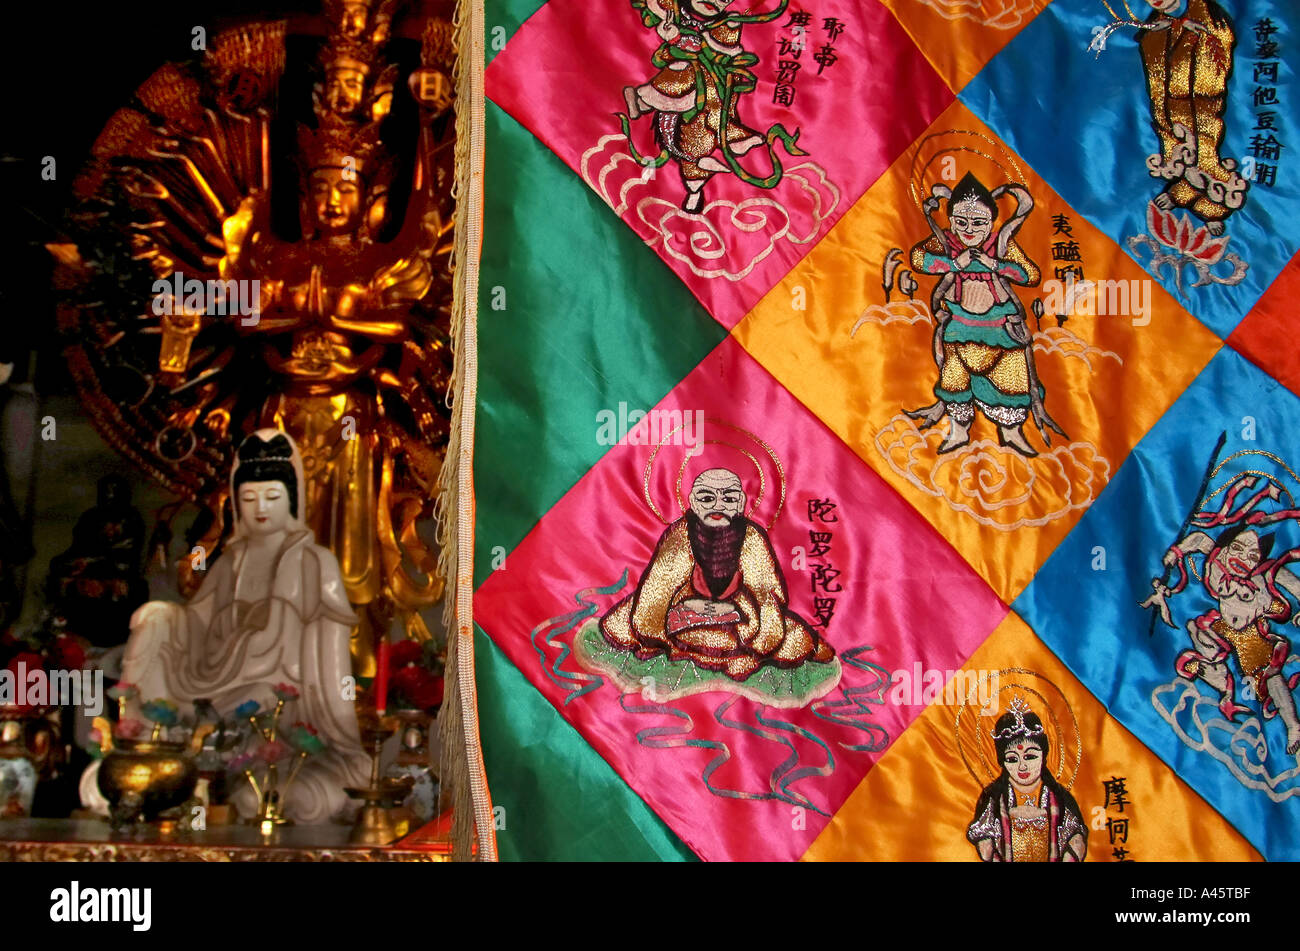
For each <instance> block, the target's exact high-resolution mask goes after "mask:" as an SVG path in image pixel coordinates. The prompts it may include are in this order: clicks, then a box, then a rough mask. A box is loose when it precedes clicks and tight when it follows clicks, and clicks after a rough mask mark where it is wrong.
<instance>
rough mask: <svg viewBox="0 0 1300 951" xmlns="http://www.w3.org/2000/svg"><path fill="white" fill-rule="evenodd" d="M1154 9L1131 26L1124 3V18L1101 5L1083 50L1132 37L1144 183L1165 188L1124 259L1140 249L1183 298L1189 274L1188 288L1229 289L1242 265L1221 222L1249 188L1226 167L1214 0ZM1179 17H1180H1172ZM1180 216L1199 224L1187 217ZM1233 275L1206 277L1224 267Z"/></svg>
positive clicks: (1173, 2) (1227, 57) (1228, 57)
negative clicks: (1148, 137) (1146, 148)
mask: <svg viewBox="0 0 1300 951" xmlns="http://www.w3.org/2000/svg"><path fill="white" fill-rule="evenodd" d="M1147 4H1148V5H1149V6H1150V7H1151V8H1152V10H1151V13H1150V14H1149V15H1148V16H1147V17H1146V18H1145V19H1139V18H1138V16H1137V14H1135V13H1134V12H1133V11H1132V10H1131V9H1130V8H1129V7H1128V4H1127V2H1126V3H1125V10H1126V12H1127V13H1128V18H1127V19H1123V18H1121V17H1119V16H1118V15H1117V14H1116V13H1115V12H1114V10H1113V9H1112V8H1111V7H1110V5H1109V4H1107V3H1105V0H1103V5H1104V6H1106V9H1107V10H1108V11H1109V12H1110V14H1111V17H1112V22H1111V23H1109V24H1108V25H1107V26H1106V27H1105V28H1104V29H1103V30H1101V31H1100V32H1099V33H1098V34H1097V36H1096V37H1095V38H1094V39H1093V41H1092V43H1091V44H1090V47H1089V48H1090V49H1093V50H1095V51H1096V52H1097V53H1098V55H1100V54H1101V51H1102V50H1104V49H1105V48H1106V39H1107V38H1108V37H1109V36H1110V35H1111V34H1112V33H1114V32H1115V31H1116V30H1118V29H1120V28H1121V27H1125V26H1130V27H1134V28H1136V30H1137V44H1138V49H1139V51H1140V53H1141V57H1142V68H1143V70H1144V71H1145V73H1146V80H1147V94H1148V96H1149V97H1150V100H1151V118H1152V129H1153V130H1154V131H1155V133H1156V137H1157V139H1158V141H1159V145H1160V151H1159V152H1157V153H1154V154H1152V155H1150V156H1148V157H1147V169H1148V170H1149V172H1150V173H1151V177H1152V178H1157V179H1161V180H1162V181H1163V182H1164V186H1163V188H1162V190H1161V192H1160V194H1158V195H1157V196H1156V197H1155V198H1153V199H1152V200H1151V202H1150V204H1149V206H1148V208H1147V229H1148V232H1149V233H1148V234H1145V235H1136V236H1133V237H1130V238H1129V239H1128V244H1129V248H1130V250H1132V251H1133V252H1135V253H1136V252H1137V250H1138V248H1140V247H1142V246H1144V245H1145V246H1146V247H1147V248H1148V250H1149V251H1150V252H1151V254H1152V260H1151V264H1152V266H1153V267H1154V269H1155V273H1156V274H1157V276H1158V275H1159V274H1160V271H1161V270H1162V268H1163V267H1164V265H1166V264H1168V265H1170V269H1171V272H1172V276H1173V279H1174V282H1175V285H1176V286H1177V287H1178V288H1179V290H1180V291H1181V288H1182V272H1183V269H1184V267H1186V266H1192V267H1193V268H1195V270H1196V274H1197V279H1196V281H1195V283H1193V284H1192V286H1193V287H1199V286H1201V285H1204V284H1210V283H1217V284H1237V283H1239V282H1240V281H1241V279H1242V278H1243V277H1244V276H1245V273H1246V270H1247V268H1248V265H1247V264H1246V263H1245V262H1244V261H1242V260H1241V258H1240V257H1238V256H1237V255H1236V254H1225V251H1226V248H1227V243H1228V239H1227V236H1226V235H1225V233H1224V232H1225V222H1226V221H1227V219H1228V217H1229V216H1230V215H1231V214H1232V213H1233V212H1234V211H1236V210H1238V209H1239V208H1241V207H1242V206H1243V205H1244V204H1245V202H1246V192H1247V189H1248V188H1249V186H1250V183H1249V182H1248V181H1247V180H1246V179H1245V178H1244V177H1242V176H1241V175H1240V174H1239V173H1238V172H1237V162H1236V160H1235V159H1232V158H1224V157H1223V155H1222V152H1223V149H1224V141H1223V140H1224V121H1223V116H1224V111H1225V109H1226V106H1227V91H1228V79H1229V77H1230V76H1231V75H1232V66H1233V49H1234V47H1235V45H1236V34H1235V33H1234V30H1233V23H1232V18H1231V17H1230V16H1229V15H1228V13H1227V11H1225V10H1224V9H1223V7H1221V6H1220V5H1219V4H1217V3H1215V2H1214V0H1147ZM1180 9H1181V10H1182V13H1179V12H1178V11H1179V10H1180ZM1176 209H1186V210H1187V211H1189V212H1191V213H1192V215H1194V216H1195V217H1196V218H1198V219H1200V224H1197V223H1195V222H1194V221H1193V220H1192V219H1189V218H1188V217H1187V216H1186V215H1176V214H1175V210H1176ZM1225 258H1226V260H1227V261H1228V262H1229V263H1231V264H1232V265H1233V270H1232V273H1231V274H1228V275H1226V276H1224V275H1222V274H1214V273H1212V272H1211V268H1212V267H1213V266H1214V265H1216V264H1218V262H1219V261H1220V260H1222V259H1225Z"/></svg>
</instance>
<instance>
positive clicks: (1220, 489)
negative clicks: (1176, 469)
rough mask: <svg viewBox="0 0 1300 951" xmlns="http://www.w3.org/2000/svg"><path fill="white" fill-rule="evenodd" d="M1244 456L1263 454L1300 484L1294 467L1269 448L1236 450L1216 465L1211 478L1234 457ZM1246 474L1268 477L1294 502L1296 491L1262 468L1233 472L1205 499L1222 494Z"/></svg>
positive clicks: (1208, 499) (1299, 478)
mask: <svg viewBox="0 0 1300 951" xmlns="http://www.w3.org/2000/svg"><path fill="white" fill-rule="evenodd" d="M1242 456H1263V457H1264V458H1265V459H1271V460H1273V461H1274V462H1276V463H1277V464H1278V465H1279V466H1281V467H1282V468H1283V469H1285V470H1286V472H1287V475H1289V476H1290V477H1291V478H1292V479H1293V480H1294V481H1295V483H1296V485H1297V486H1300V475H1296V474H1295V470H1294V469H1292V468H1291V467H1290V466H1288V465H1287V464H1286V462H1284V461H1283V460H1282V459H1281V458H1279V457H1278V456H1275V455H1273V453H1271V452H1268V451H1267V450H1264V449H1241V450H1238V451H1237V452H1234V453H1233V454H1232V455H1230V456H1228V457H1227V458H1226V459H1224V460H1223V461H1222V462H1220V463H1219V464H1218V465H1217V466H1215V467H1214V471H1213V472H1211V473H1210V478H1211V479H1213V478H1214V477H1215V476H1217V475H1218V474H1219V473H1220V472H1222V471H1223V467H1224V466H1226V465H1227V464H1228V463H1230V462H1232V460H1233V459H1239V458H1241V457H1242ZM1244 475H1257V476H1260V477H1261V478H1264V479H1267V480H1268V481H1270V482H1273V483H1275V484H1276V485H1277V487H1278V488H1279V489H1281V490H1282V491H1283V492H1285V493H1286V494H1287V495H1288V496H1290V497H1291V499H1292V501H1293V502H1294V500H1295V493H1293V492H1292V491H1291V490H1290V489H1288V488H1287V487H1286V486H1284V485H1283V484H1282V482H1281V480H1279V479H1278V477H1277V475H1276V474H1274V473H1269V472H1264V471H1262V470H1260V469H1242V470H1241V471H1240V472H1236V473H1233V475H1232V478H1230V479H1228V480H1227V481H1226V482H1224V483H1223V485H1221V486H1219V487H1218V488H1217V489H1215V490H1214V491H1213V492H1211V493H1210V494H1209V495H1207V496H1206V497H1205V501H1206V502H1209V501H1211V500H1212V499H1214V498H1217V497H1218V496H1219V495H1222V494H1223V492H1224V491H1225V490H1227V488H1228V486H1230V485H1232V483H1234V482H1236V481H1237V480H1238V479H1239V478H1241V477H1242V476H1244ZM1202 504H1203V503H1202Z"/></svg>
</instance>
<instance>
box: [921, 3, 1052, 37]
mask: <svg viewBox="0 0 1300 951" xmlns="http://www.w3.org/2000/svg"><path fill="white" fill-rule="evenodd" d="M917 2H918V3H923V4H925V5H926V6H927V7H929V8H930V9H932V10H934V11H935V12H936V13H938V14H939V15H940V16H942V17H944V18H945V19H948V20H974V21H975V22H976V23H982V24H983V25H984V26H991V27H993V29H995V30H1010V29H1013V28H1014V27H1017V26H1019V25H1020V24H1021V23H1023V22H1024V21H1026V20H1028V19H1029V18H1030V17H1032V16H1033V14H1034V8H1035V6H1036V5H1037V4H1036V3H1035V0H917ZM1044 6H1046V3H1044Z"/></svg>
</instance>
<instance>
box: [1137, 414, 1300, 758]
mask: <svg viewBox="0 0 1300 951" xmlns="http://www.w3.org/2000/svg"><path fill="white" fill-rule="evenodd" d="M1222 444H1223V440H1222V439H1221V440H1220V443H1219V447H1218V448H1216V451H1215V456H1214V459H1212V460H1211V467H1213V466H1214V462H1215V460H1217V457H1218V449H1219V448H1222ZM1239 455H1240V454H1239ZM1226 464H1227V462H1226V461H1225V463H1224V464H1223V465H1226ZM1219 468H1222V465H1221V466H1220V467H1219ZM1217 471H1218V469H1214V472H1217ZM1210 477H1211V474H1210V473H1208V472H1207V478H1206V481H1205V483H1204V484H1203V486H1202V497H1203V496H1204V491H1205V486H1208V484H1209V479H1210ZM1261 481H1263V483H1264V484H1263V486H1262V487H1259V488H1257V486H1259V485H1260V482H1261ZM1220 491H1221V492H1222V493H1223V495H1224V498H1223V502H1222V503H1221V504H1220V505H1219V507H1218V508H1217V509H1208V508H1207V509H1202V506H1203V505H1204V504H1205V502H1206V501H1208V500H1204V501H1202V500H1198V502H1197V505H1196V508H1195V509H1193V514H1192V515H1191V516H1190V517H1189V518H1188V520H1187V522H1186V523H1185V524H1184V528H1183V530H1182V531H1181V532H1180V533H1179V537H1178V540H1177V541H1175V542H1174V544H1172V545H1170V546H1169V549H1168V551H1166V552H1165V555H1164V559H1163V561H1164V565H1165V569H1166V571H1165V575H1164V576H1163V577H1161V578H1156V579H1154V580H1153V581H1152V583H1151V587H1152V589H1153V592H1154V593H1153V594H1152V595H1151V597H1149V598H1147V600H1146V601H1144V602H1142V606H1143V607H1151V608H1154V609H1155V610H1156V611H1157V612H1158V614H1159V617H1160V618H1161V620H1163V621H1164V623H1165V624H1167V625H1169V626H1170V627H1175V624H1174V621H1173V617H1172V614H1171V611H1170V607H1169V599H1170V598H1171V597H1173V596H1174V595H1176V594H1180V593H1182V592H1184V591H1186V590H1188V587H1189V585H1188V581H1189V577H1188V572H1189V569H1190V570H1191V572H1192V573H1195V574H1196V575H1197V577H1198V579H1199V580H1200V581H1201V585H1202V587H1203V588H1204V591H1205V593H1206V594H1207V595H1209V598H1210V600H1212V601H1213V602H1214V604H1215V607H1213V608H1210V609H1209V610H1207V611H1204V612H1202V613H1200V614H1198V615H1197V616H1196V617H1195V618H1193V619H1192V620H1190V621H1188V622H1187V633H1188V635H1189V636H1190V638H1191V642H1192V649H1191V650H1184V651H1182V652H1181V653H1179V654H1178V657H1177V659H1176V660H1175V661H1174V669H1175V671H1176V672H1177V673H1178V675H1179V677H1181V678H1183V679H1184V680H1185V681H1190V682H1191V683H1193V684H1195V683H1196V682H1197V681H1204V682H1205V683H1206V684H1208V685H1209V686H1210V687H1211V689H1213V690H1214V691H1215V692H1216V693H1217V694H1218V699H1217V703H1218V709H1219V712H1220V713H1221V714H1222V715H1223V716H1224V718H1226V720H1227V721H1228V723H1230V724H1231V723H1237V722H1238V718H1239V717H1242V716H1243V715H1247V716H1248V715H1250V714H1252V713H1254V709H1253V708H1252V707H1251V706H1247V705H1246V704H1243V703H1241V702H1239V700H1242V699H1245V700H1253V701H1255V702H1256V703H1257V704H1258V709H1259V712H1260V713H1262V714H1263V717H1264V720H1265V721H1267V720H1272V719H1274V718H1279V719H1281V721H1282V723H1283V724H1284V725H1285V727H1286V745H1285V749H1286V751H1287V754H1288V755H1295V754H1297V753H1300V718H1298V717H1297V714H1296V703H1295V697H1294V696H1293V694H1292V691H1293V690H1295V688H1296V686H1297V684H1300V672H1294V673H1290V674H1288V673H1287V672H1286V671H1285V670H1284V668H1285V667H1286V666H1287V664H1288V661H1289V659H1290V654H1291V642H1290V640H1289V639H1288V638H1287V637H1285V636H1284V635H1282V634H1281V633H1279V632H1278V631H1277V630H1275V625H1282V624H1288V623H1290V624H1292V625H1300V614H1297V612H1296V609H1295V604H1294V603H1293V600H1292V599H1294V601H1295V602H1300V577H1297V576H1296V574H1295V573H1294V572H1292V571H1291V569H1290V568H1288V567H1287V566H1288V565H1290V564H1292V563H1293V562H1296V561H1300V547H1292V548H1288V549H1286V550H1285V551H1283V552H1281V553H1280V554H1278V555H1277V556H1276V557H1271V556H1272V553H1273V549H1274V547H1275V541H1276V534H1275V533H1270V534H1261V533H1260V529H1261V528H1263V527H1265V526H1267V525H1271V524H1277V523H1280V522H1287V521H1296V522H1300V510H1297V509H1295V508H1283V509H1281V510H1279V511H1274V512H1268V511H1265V510H1264V509H1263V507H1262V503H1265V502H1266V501H1270V500H1273V501H1275V500H1278V499H1280V498H1281V497H1282V495H1283V494H1287V495H1288V496H1289V492H1288V490H1287V489H1286V488H1285V487H1283V486H1282V485H1281V484H1280V482H1278V481H1277V480H1275V479H1273V478H1272V477H1270V476H1268V475H1266V474H1264V473H1261V472H1257V471H1251V472H1249V473H1246V474H1242V475H1239V476H1236V477H1235V478H1233V479H1231V480H1230V481H1229V482H1227V483H1225V485H1224V486H1223V487H1222V488H1221V489H1220ZM1215 494H1218V493H1215ZM1213 497H1214V496H1213V495H1212V496H1211V497H1210V498H1213ZM1189 528H1190V529H1191V530H1190V531H1188V529H1189ZM1207 529H1213V530H1215V533H1214V534H1211V532H1210V531H1207ZM1198 558H1199V559H1200V569H1199V570H1198V569H1197V565H1196V563H1195V560H1196V559H1198ZM1171 572H1177V575H1178V577H1177V580H1176V581H1174V582H1173V583H1172V584H1170V583H1169V575H1170V573H1171ZM1193 590H1194V588H1193ZM1288 595H1289V596H1290V597H1288ZM1153 622H1154V616H1153ZM1234 668H1235V671H1236V672H1235V674H1234ZM1238 678H1240V679H1241V689H1240V690H1239V689H1238ZM1243 695H1244V696H1243Z"/></svg>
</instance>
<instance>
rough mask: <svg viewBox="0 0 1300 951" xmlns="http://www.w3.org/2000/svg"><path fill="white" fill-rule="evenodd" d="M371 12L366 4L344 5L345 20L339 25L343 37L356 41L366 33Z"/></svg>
mask: <svg viewBox="0 0 1300 951" xmlns="http://www.w3.org/2000/svg"><path fill="white" fill-rule="evenodd" d="M369 12H370V11H369V10H368V9H367V8H366V5H365V4H364V3H345V4H343V19H342V21H341V22H340V23H339V29H340V31H341V32H342V33H343V35H344V36H346V37H347V38H348V39H352V40H355V39H356V38H357V37H359V36H360V35H361V34H362V33H363V32H365V29H366V19H367V18H368V15H369Z"/></svg>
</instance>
